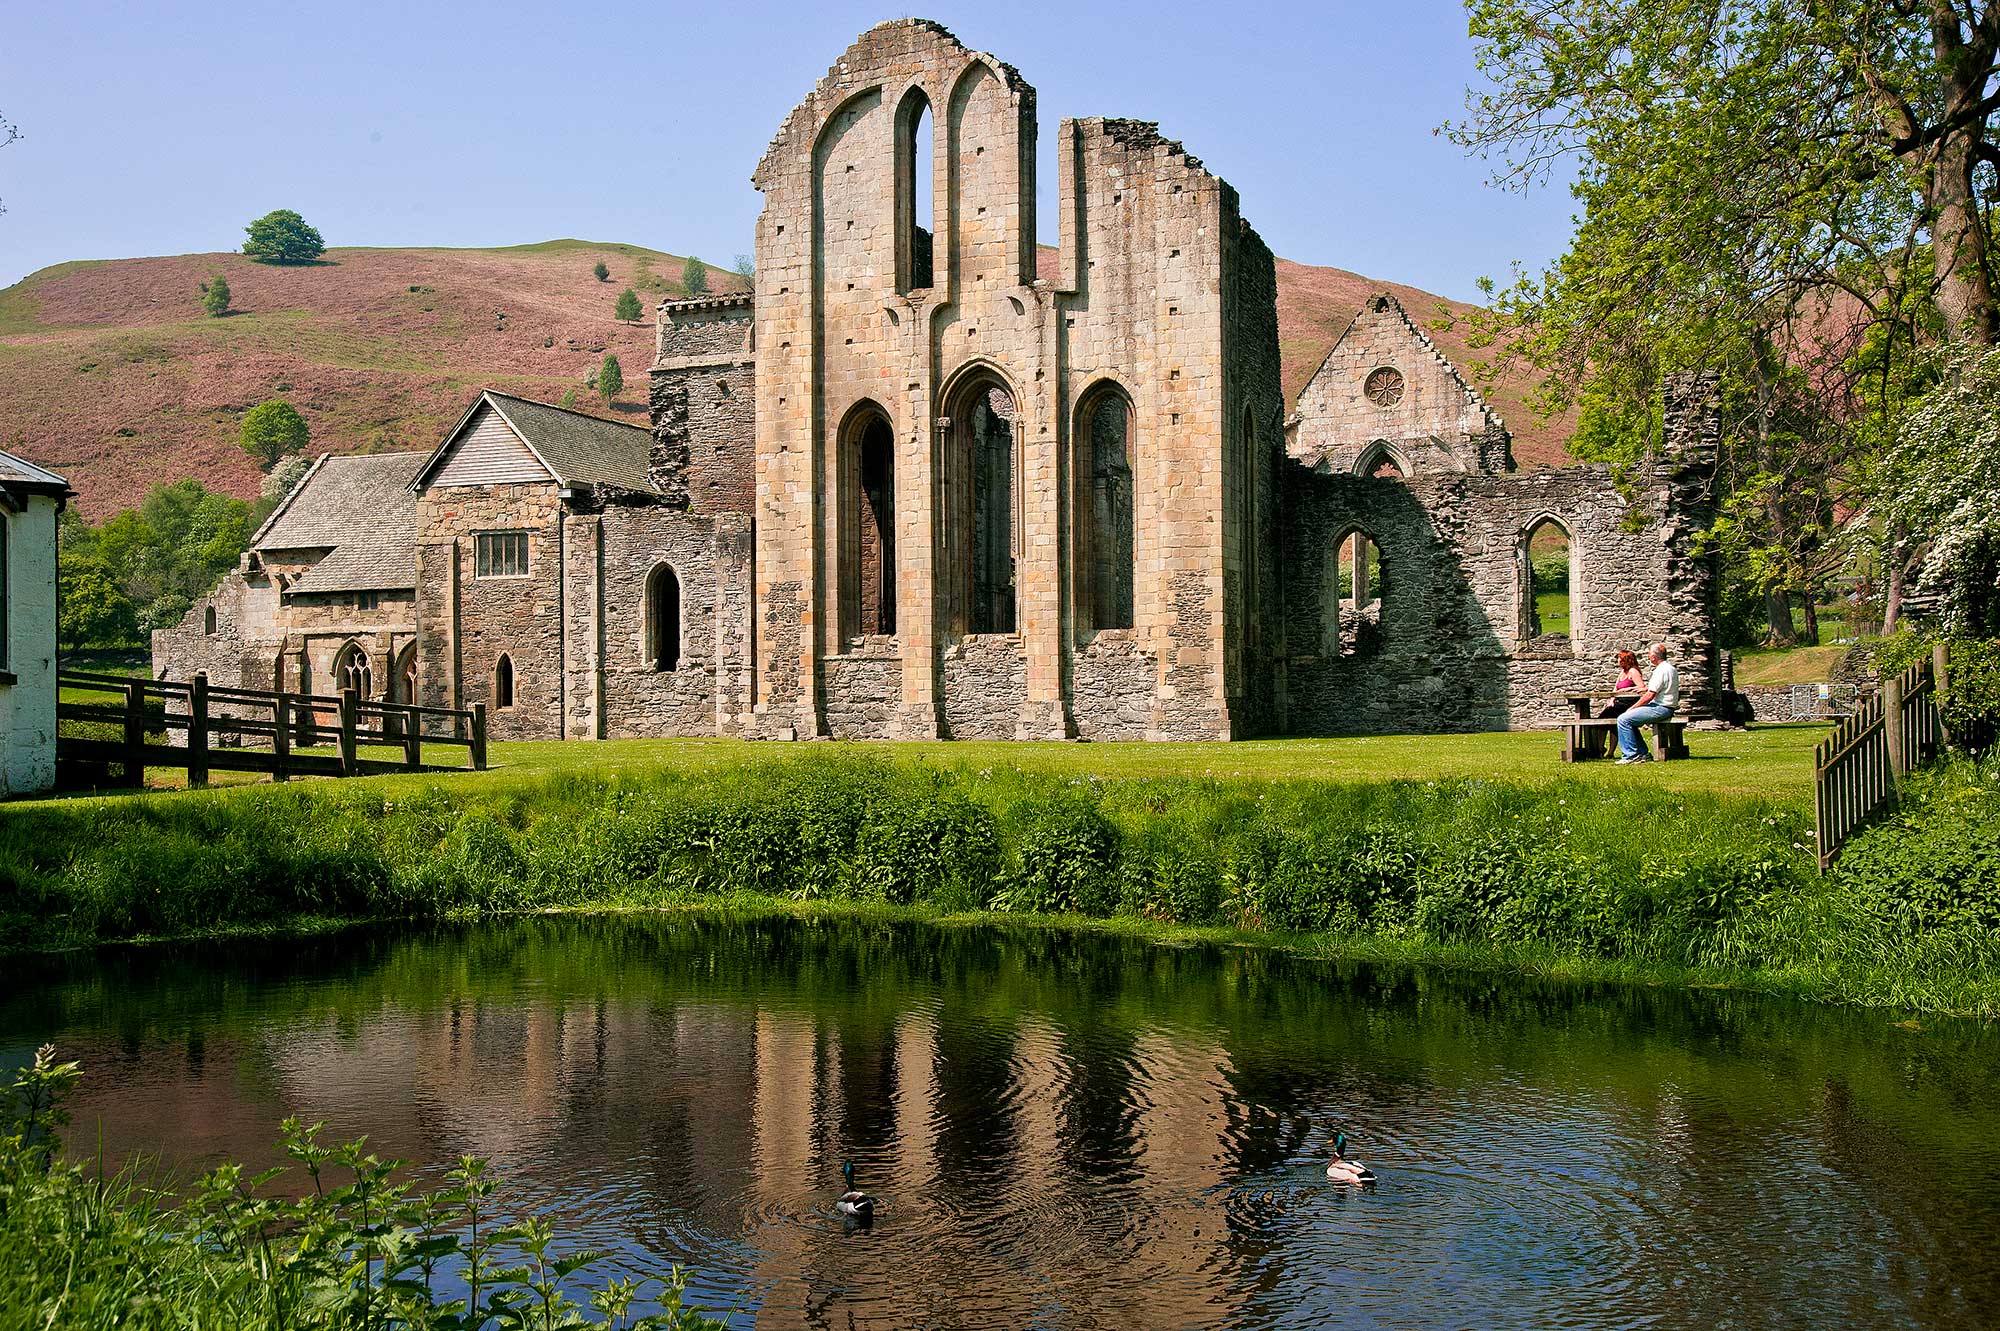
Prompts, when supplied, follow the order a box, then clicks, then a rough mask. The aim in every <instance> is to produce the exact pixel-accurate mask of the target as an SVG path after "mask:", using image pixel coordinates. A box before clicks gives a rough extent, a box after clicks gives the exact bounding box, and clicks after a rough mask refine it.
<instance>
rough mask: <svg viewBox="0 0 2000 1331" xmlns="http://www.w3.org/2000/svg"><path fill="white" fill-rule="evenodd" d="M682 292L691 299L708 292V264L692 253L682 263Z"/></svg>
mask: <svg viewBox="0 0 2000 1331" xmlns="http://www.w3.org/2000/svg"><path fill="white" fill-rule="evenodd" d="M681 294H682V295H684V296H686V297H687V298H688V299H689V300H693V299H694V298H695V297H696V296H705V295H707V294H708V265H707V264H705V263H703V262H702V261H701V260H700V259H697V258H695V257H694V256H693V255H692V254H690V255H689V256H688V257H687V259H686V261H685V262H683V263H682V264H681Z"/></svg>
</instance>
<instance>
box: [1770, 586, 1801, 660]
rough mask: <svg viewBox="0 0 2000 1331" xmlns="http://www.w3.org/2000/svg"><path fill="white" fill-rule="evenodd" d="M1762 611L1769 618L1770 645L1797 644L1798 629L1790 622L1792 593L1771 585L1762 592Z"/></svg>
mask: <svg viewBox="0 0 2000 1331" xmlns="http://www.w3.org/2000/svg"><path fill="white" fill-rule="evenodd" d="M1764 613H1765V614H1766V615H1768V616H1769V617H1770V620H1771V636H1770V638H1769V642H1770V645H1771V646H1773V647H1794V646H1797V645H1798V641H1799V631H1798V629H1797V628H1796V627H1794V626H1793V624H1792V594H1791V593H1790V592H1788V591H1786V590H1785V589H1784V588H1782V587H1773V588H1771V590H1769V591H1767V592H1765V593H1764Z"/></svg>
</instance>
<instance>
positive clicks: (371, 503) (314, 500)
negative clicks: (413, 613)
mask: <svg viewBox="0 0 2000 1331" xmlns="http://www.w3.org/2000/svg"><path fill="white" fill-rule="evenodd" d="M424 456H425V455H424V454H422V453H353V454H347V455H344V456H334V455H332V454H327V455H323V456H321V457H320V458H319V459H318V460H317V461H315V462H314V463H313V464H312V467H311V468H310V469H309V470H308V471H307V472H306V474H305V475H304V476H303V477H301V478H300V479H299V483H298V484H297V485H295V486H293V487H292V492H291V493H290V494H288V495H286V496H285V497H284V499H283V500H282V501H280V503H279V504H278V507H277V508H276V509H274V510H273V511H272V513H271V516H270V517H269V518H267V519H265V522H264V525H263V526H262V527H259V528H258V529H257V534H256V535H255V536H252V537H251V538H250V548H251V549H252V550H255V551H257V552H258V553H259V554H267V553H270V552H274V551H279V550H325V551H326V552H327V553H326V554H325V555H324V556H323V557H321V558H320V559H319V561H318V562H317V563H315V564H314V565H313V566H312V567H311V568H310V569H308V570H307V571H306V572H305V573H304V574H303V575H302V576H301V577H300V578H299V580H298V581H297V582H294V583H293V584H292V585H291V586H290V587H288V588H286V591H287V593H297V592H350V591H397V590H402V589H406V588H414V587H415V586H416V585H417V497H416V495H415V494H414V493H412V491H411V490H410V477H411V476H412V475H414V474H415V473H416V470H417V466H418V464H419V463H421V462H422V461H423V460H424Z"/></svg>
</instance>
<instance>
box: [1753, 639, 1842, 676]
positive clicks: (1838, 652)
mask: <svg viewBox="0 0 2000 1331" xmlns="http://www.w3.org/2000/svg"><path fill="white" fill-rule="evenodd" d="M1850 645H1851V644H1848V643H1829V644H1827V645H1826V646H1824V647H1788V648H1784V649H1781V650H1777V651H1738V652H1735V653H1733V655H1734V656H1735V659H1736V683H1737V684H1738V686H1741V685H1744V684H1820V683H1824V682H1825V681H1826V679H1827V677H1828V675H1829V674H1830V673H1831V672H1832V670H1833V667H1834V665H1835V664H1836V663H1838V662H1839V660H1840V658H1841V657H1843V656H1845V655H1847V649H1848V647H1849V646H1850Z"/></svg>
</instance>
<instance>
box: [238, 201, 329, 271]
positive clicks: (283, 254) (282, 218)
mask: <svg viewBox="0 0 2000 1331" xmlns="http://www.w3.org/2000/svg"><path fill="white" fill-rule="evenodd" d="M244 233H245V234H246V235H247V236H248V237H249V239H247V240H245V241H244V242H243V252H244V253H245V254H247V255H249V256H250V257H251V258H253V259H260V260H262V261H263V262H265V263H282V264H300V263H311V262H312V261H313V260H315V259H317V258H319V256H320V255H322V254H324V253H326V242H325V241H324V240H322V239H320V234H319V231H318V230H317V229H315V228H314V227H312V226H309V225H308V224H307V223H306V219H305V218H303V217H300V216H299V215H298V214H297V213H295V212H293V211H292V210H291V209H289V208H279V209H277V210H276V211H274V212H268V213H265V214H264V215H263V216H262V217H260V218H258V219H257V220H256V221H254V222H252V223H251V224H250V225H249V226H247V227H245V228H244Z"/></svg>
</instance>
